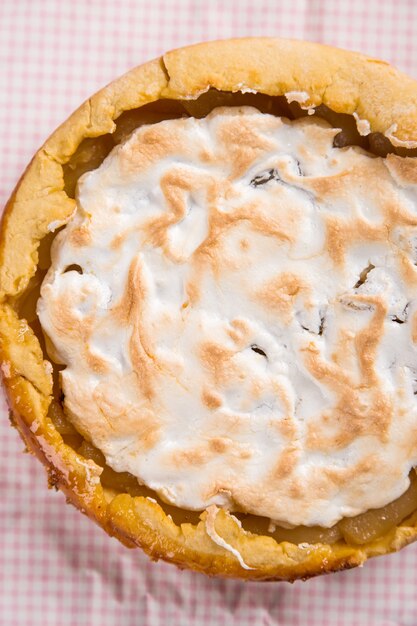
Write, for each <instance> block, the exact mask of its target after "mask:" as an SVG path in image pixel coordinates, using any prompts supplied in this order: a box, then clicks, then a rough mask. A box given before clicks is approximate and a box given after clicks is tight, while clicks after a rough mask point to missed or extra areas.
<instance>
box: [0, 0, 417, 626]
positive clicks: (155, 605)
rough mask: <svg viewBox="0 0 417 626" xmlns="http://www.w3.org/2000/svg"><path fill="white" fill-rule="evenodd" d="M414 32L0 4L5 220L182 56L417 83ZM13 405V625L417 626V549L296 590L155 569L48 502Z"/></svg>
mask: <svg viewBox="0 0 417 626" xmlns="http://www.w3.org/2000/svg"><path fill="white" fill-rule="evenodd" d="M416 24H417V2H416V1H415V0H385V1H382V0H350V1H349V2H342V1H341V2H336V1H332V0H291V1H288V0H287V1H285V2H284V1H278V0H257V1H256V2H254V1H252V0H206V1H205V2H204V1H203V0H118V1H117V2H116V1H115V0H70V1H69V2H61V1H59V0H56V1H54V0H0V70H1V71H0V142H1V144H0V145H1V147H0V206H2V205H3V204H4V202H5V201H6V199H7V197H8V196H9V194H10V192H11V191H12V188H13V186H14V185H15V183H16V181H17V179H18V178H19V175H20V174H21V173H22V171H23V169H24V167H25V165H26V164H27V163H28V161H29V159H30V158H31V155H32V154H33V153H34V151H35V150H36V148H37V147H38V146H39V145H40V144H41V143H42V142H43V141H44V140H45V138H46V137H47V135H48V134H49V133H50V132H51V131H52V130H54V128H55V127H56V126H57V125H58V124H59V123H60V122H61V121H63V120H64V119H65V118H66V117H67V116H68V115H69V113H71V111H72V110H73V109H74V108H75V107H76V106H78V104H80V103H81V102H82V101H83V100H84V99H85V98H87V97H88V96H89V95H91V93H93V92H94V91H96V90H97V89H98V88H99V87H101V86H103V85H104V84H106V83H108V82H110V81H111V80H113V79H114V78H115V77H116V76H118V75H120V74H122V73H123V72H125V71H126V70H128V69H129V68H131V67H133V66H135V65H137V64H139V63H142V62H143V61H146V60H148V59H151V58H153V57H155V56H157V55H159V54H161V53H163V52H164V51H166V50H169V49H170V48H174V47H178V46H182V45H186V44H189V43H193V42H196V41H202V40H207V39H220V38H226V37H236V36H247V35H271V36H281V37H293V38H304V39H311V40H314V41H321V42H324V43H328V44H333V45H336V46H340V47H345V48H351V49H356V50H360V51H363V52H365V53H369V54H371V55H374V56H378V57H380V58H384V59H386V60H388V61H390V62H392V63H393V64H394V65H396V66H397V67H399V68H400V69H402V70H404V71H406V72H408V73H409V74H411V75H412V76H414V77H415V78H417V37H416V30H415V25H416ZM0 400H1V406H0V626H26V625H28V626H38V625H39V626H64V625H65V626H67V625H68V626H69V625H71V626H72V625H76V626H83V625H85V626H96V625H97V626H113V625H117V626H136V625H140V626H142V625H143V626H162V625H164V626H165V625H166V624H169V626H191V625H193V626H194V625H203V624H204V625H208V626H211V625H217V624H220V623H223V624H226V625H228V626H229V625H232V624H236V625H239V626H261V625H263V626H270V625H271V626H276V625H277V626H278V625H279V626H330V625H331V626H416V625H417V544H415V545H413V546H410V547H409V548H407V549H405V550H404V551H402V552H401V553H399V554H396V555H393V556H390V557H386V558H383V559H376V560H373V561H370V562H369V563H368V564H366V566H365V567H364V568H363V569H357V570H353V571H349V572H343V573H340V574H336V575H332V576H330V577H324V578H321V579H314V580H311V581H308V582H306V583H302V582H297V583H295V584H294V585H289V584H285V583H269V584H262V583H241V582H239V581H224V580H214V579H208V578H205V577H204V576H202V575H199V574H195V573H193V572H180V571H178V570H177V569H175V568H174V567H173V566H170V565H166V564H164V563H151V562H149V561H148V559H147V557H145V556H144V555H143V554H142V553H141V552H140V551H139V550H136V551H130V550H128V549H126V548H124V547H122V546H121V545H119V544H118V543H117V541H115V540H114V539H110V538H109V537H107V535H105V533H104V532H103V531H102V530H100V529H99V528H96V527H95V526H94V525H93V524H92V523H91V522H90V521H88V520H87V519H86V518H84V517H83V516H82V515H81V514H80V513H79V512H78V511H76V510H75V509H73V508H72V507H70V506H67V505H66V504H65V498H64V496H63V495H62V494H61V493H56V492H55V491H48V490H47V489H46V478H45V472H44V470H43V469H42V467H41V465H40V464H39V463H38V462H37V461H36V460H35V459H34V458H32V457H30V456H28V455H23V454H21V451H22V449H23V444H22V442H21V440H20V439H19V437H18V435H17V433H16V432H15V431H14V430H12V429H11V428H10V427H9V423H8V419H7V410H6V406H5V404H4V400H3V399H2V397H0Z"/></svg>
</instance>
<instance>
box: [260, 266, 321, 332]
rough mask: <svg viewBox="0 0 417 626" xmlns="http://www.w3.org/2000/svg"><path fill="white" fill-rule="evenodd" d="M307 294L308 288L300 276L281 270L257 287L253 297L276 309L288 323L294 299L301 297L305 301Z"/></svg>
mask: <svg viewBox="0 0 417 626" xmlns="http://www.w3.org/2000/svg"><path fill="white" fill-rule="evenodd" d="M309 294H310V288H309V286H308V285H307V284H306V283H305V282H304V281H303V279H302V278H301V277H300V276H297V275H296V274H292V273H291V272H283V273H281V274H278V276H276V277H275V278H273V279H272V280H270V281H269V282H268V283H267V284H266V285H264V286H263V287H262V288H261V289H259V290H258V291H257V292H256V295H255V297H257V298H258V299H259V300H260V302H261V303H262V304H264V305H265V306H267V307H268V308H270V309H272V310H274V311H276V312H277V313H278V314H279V315H280V319H281V320H282V321H283V322H284V323H289V322H290V321H291V319H292V316H293V309H294V303H295V300H296V299H297V298H302V299H303V300H304V301H307V300H308V296H309Z"/></svg>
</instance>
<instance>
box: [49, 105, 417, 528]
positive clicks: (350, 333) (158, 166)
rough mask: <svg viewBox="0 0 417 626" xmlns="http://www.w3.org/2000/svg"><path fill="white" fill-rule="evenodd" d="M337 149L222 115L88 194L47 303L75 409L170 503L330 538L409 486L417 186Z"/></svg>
mask: <svg viewBox="0 0 417 626" xmlns="http://www.w3.org/2000/svg"><path fill="white" fill-rule="evenodd" d="M339 130H340V129H334V128H331V127H330V126H329V125H328V124H327V123H325V122H323V121H322V120H320V119H312V118H311V117H309V118H303V119H299V120H297V121H292V122H290V121H289V120H286V119H284V118H279V117H274V116H272V115H268V114H264V113H260V112H259V111H258V110H257V109H254V108H250V107H235V108H227V107H222V108H218V109H215V110H214V111H213V112H212V113H210V114H209V115H208V116H207V117H206V118H203V119H194V118H182V119H171V120H166V121H163V122H160V123H157V124H153V125H148V126H142V127H140V128H139V129H137V130H136V131H134V132H133V133H132V135H131V136H130V137H129V138H128V139H126V141H125V142H124V143H123V144H121V145H119V146H117V147H116V148H114V149H113V150H112V152H111V153H110V154H109V155H108V156H107V158H106V159H105V160H104V162H103V163H102V164H101V165H100V167H98V168H97V169H96V170H94V171H91V172H89V173H87V174H85V175H83V176H82V178H81V179H80V180H79V182H78V188H77V211H76V213H75V215H74V216H73V217H72V219H71V221H70V222H69V223H68V224H67V226H66V227H65V228H64V229H63V230H62V231H60V232H59V233H58V234H57V236H56V238H55V240H54V243H53V247H52V265H51V268H50V270H49V271H48V274H47V276H46V278H45V281H44V283H43V286H42V289H41V298H40V300H39V302H38V315H39V318H40V321H41V324H42V327H43V329H44V331H45V333H46V335H47V338H48V346H49V348H50V355H51V357H52V358H53V359H54V360H55V361H56V362H59V363H63V364H65V365H66V368H65V369H64V370H63V371H62V373H61V382H62V389H63V392H64V394H65V401H64V409H65V412H66V414H67V416H68V417H69V418H70V420H71V421H72V423H73V424H74V425H75V427H76V428H77V429H78V430H79V431H80V432H81V433H82V434H83V435H84V436H85V437H86V438H87V439H88V440H89V441H91V442H92V443H93V444H94V445H95V446H96V447H97V448H99V449H100V450H101V451H102V453H103V454H104V456H105V458H106V461H107V463H108V465H110V466H111V467H112V468H113V469H115V470H116V471H128V472H130V473H132V474H133V475H135V476H136V477H137V478H138V480H139V481H140V482H141V483H143V484H146V485H147V486H148V487H150V488H151V489H154V490H155V491H156V492H157V493H158V494H159V496H160V497H161V498H163V499H164V500H165V501H167V502H169V503H172V504H174V505H176V506H179V507H183V508H186V509H193V510H202V509H205V508H207V507H209V506H210V505H216V506H223V507H225V508H227V509H229V510H230V511H244V512H247V513H253V514H257V515H261V516H265V517H269V518H271V519H272V520H275V521H276V522H280V521H281V522H283V523H284V524H289V525H320V526H331V525H333V524H335V523H336V522H337V521H338V520H340V519H341V518H343V517H349V516H354V515H357V514H360V513H362V512H364V511H366V510H368V509H371V508H378V507H382V506H384V505H385V504H387V503H389V502H391V501H393V500H394V499H396V498H397V497H399V496H400V495H401V494H402V493H403V492H404V491H405V490H406V489H407V487H408V485H409V479H408V474H409V471H410V469H411V467H413V466H414V465H416V463H417V399H416V394H417V352H416V342H417V298H416V295H417V268H416V264H417V229H416V227H417V166H415V165H414V161H413V160H412V159H410V158H401V157H398V156H395V155H388V156H387V158H386V159H383V158H380V157H374V156H372V155H370V154H368V153H365V152H364V151H363V150H361V149H360V148H358V147H348V148H342V149H340V148H336V147H333V139H334V137H335V136H336V134H337V133H338V132H339ZM213 510H214V509H213Z"/></svg>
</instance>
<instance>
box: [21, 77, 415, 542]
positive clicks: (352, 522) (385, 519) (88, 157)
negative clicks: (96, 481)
mask: <svg viewBox="0 0 417 626" xmlns="http://www.w3.org/2000/svg"><path fill="white" fill-rule="evenodd" d="M242 105H248V106H254V107H256V108H258V109H259V110H260V111H262V112H265V113H270V114H273V115H279V116H285V117H287V118H289V119H297V118H299V117H303V116H305V115H307V114H308V112H307V111H306V110H304V109H302V108H301V107H300V105H299V104H298V103H296V102H292V103H288V102H287V99H286V98H285V97H283V96H266V95H263V94H249V93H248V94H241V93H236V94H232V93H224V92H219V91H216V90H214V89H211V90H209V91H208V92H206V93H204V94H203V95H201V96H200V97H199V98H197V99H196V100H185V101H173V100H160V101H158V102H155V103H151V104H148V105H145V106H143V107H141V108H140V109H134V110H131V111H126V112H124V113H123V114H122V115H121V116H120V117H119V118H118V119H117V120H116V130H115V132H114V133H113V134H111V135H110V134H107V135H103V136H102V137H97V138H87V139H84V140H83V141H82V142H81V144H80V146H79V147H78V149H77V151H76V152H75V154H74V155H73V156H72V157H71V159H70V160H69V162H68V163H66V164H65V165H64V166H63V170H64V181H65V191H66V193H67V194H68V195H69V196H70V197H75V189H76V184H77V181H78V179H79V177H80V176H81V175H82V174H84V173H85V172H87V171H90V170H93V169H95V168H97V167H98V166H99V165H100V164H101V163H102V161H103V160H104V159H105V158H106V156H107V155H108V154H109V152H110V151H111V150H112V148H113V147H114V146H115V145H117V144H118V143H120V142H122V141H124V140H125V139H126V137H128V135H129V134H130V133H131V132H132V131H133V130H135V129H136V128H138V127H139V126H141V125H143V124H149V123H156V122H159V121H161V120H164V119H172V118H178V117H185V116H194V117H204V116H205V115H207V114H208V113H209V112H210V111H211V110H212V109H214V108H215V107H217V106H242ZM315 115H316V116H319V117H321V118H324V119H325V120H327V121H328V122H329V123H330V124H331V125H332V126H333V127H339V128H341V131H340V133H338V135H336V137H335V140H334V145H335V146H336V147H339V148H342V147H345V146H348V145H357V146H360V147H361V148H363V149H365V150H367V151H368V152H370V153H371V154H373V155H375V156H382V157H385V156H386V155H387V154H388V153H396V154H399V155H400V156H417V150H407V149H405V148H395V147H394V146H393V145H392V144H391V143H390V141H389V140H388V139H387V138H386V137H385V136H384V135H382V134H380V133H370V134H369V135H367V136H366V137H363V136H361V135H360V134H359V132H358V130H357V127H356V121H355V119H354V118H353V117H352V116H350V115H345V114H339V113H335V112H334V111H331V110H330V109H328V108H327V107H326V106H324V105H321V106H319V107H317V108H316V109H315ZM57 232H58V231H56V232H55V233H51V234H50V235H47V236H46V237H44V239H43V240H42V241H41V243H40V246H39V250H38V252H39V264H38V270H37V272H36V274H35V275H34V276H33V277H32V279H31V281H30V283H29V286H28V288H27V289H26V291H25V293H24V294H23V295H22V296H20V297H19V298H18V300H16V301H15V303H14V304H15V307H16V309H17V311H18V314H19V317H21V318H24V319H26V320H27V322H28V323H29V325H30V326H31V327H32V329H33V331H34V332H35V334H36V335H37V337H38V339H39V341H40V344H41V347H42V349H43V351H44V355H45V358H46V359H49V360H51V358H50V356H49V355H51V354H53V351H51V350H49V345H48V339H47V338H45V337H44V335H43V332H42V329H41V326H40V324H39V321H38V319H37V315H36V303H37V300H38V298H39V292H40V286H41V284H42V281H43V278H44V276H45V274H46V270H47V268H48V266H49V264H50V248H51V244H52V241H53V239H54V237H55V236H56V234H57ZM47 348H48V349H47ZM52 364H53V366H54V374H53V375H54V399H53V401H52V402H51V405H50V408H49V412H48V417H49V418H50V419H51V421H52V422H53V424H54V426H55V428H56V429H57V431H58V432H59V433H60V434H61V436H62V438H63V440H64V442H65V443H66V444H67V445H69V446H71V447H72V448H73V449H74V450H75V451H77V452H78V453H79V454H81V455H82V456H84V457H85V458H88V459H92V460H93V461H94V462H95V463H97V465H99V466H101V467H103V473H102V475H101V483H102V485H103V487H104V489H105V492H106V493H107V495H108V497H109V499H111V498H112V497H113V496H114V495H115V494H117V493H126V492H127V493H129V494H130V495H132V496H145V497H149V498H152V499H153V500H155V501H156V502H158V503H159V504H160V505H161V506H162V507H163V509H164V511H165V512H166V514H167V515H170V516H171V517H172V519H173V521H174V522H175V523H176V524H181V523H185V522H188V523H193V524H196V523H198V521H199V516H200V513H199V512H196V511H186V510H184V509H179V508H177V507H174V506H171V505H169V504H167V503H165V502H163V501H162V500H161V499H160V498H159V497H158V496H157V494H156V493H155V492H154V491H152V490H151V489H148V488H147V487H146V486H144V485H140V484H139V482H138V480H137V479H136V478H135V477H134V476H133V475H132V474H129V473H128V472H115V471H114V470H113V469H111V468H110V467H108V466H107V465H106V463H105V458H104V456H103V454H102V453H101V452H100V451H99V450H97V448H95V447H94V446H93V445H92V444H91V443H89V442H88V441H87V439H86V438H84V437H83V436H82V434H80V433H78V432H77V430H76V429H75V428H74V426H73V425H72V424H71V423H70V421H69V420H68V419H67V417H66V416H65V413H64V410H63V407H62V400H63V396H62V392H61V389H60V384H59V371H60V370H62V369H63V367H64V366H60V365H58V364H56V363H52ZM410 480H411V484H410V487H409V489H408V490H407V491H406V492H405V493H404V494H403V495H402V496H401V497H400V498H398V499H397V500H395V501H394V502H391V503H390V504H388V505H386V506H385V507H382V508H380V509H374V510H369V511H367V512H366V513H363V514H361V515H358V516H356V517H353V518H345V519H343V520H341V521H340V522H339V523H338V524H336V525H335V526H333V527H332V528H322V527H319V526H315V527H306V526H298V527H296V528H283V527H280V526H277V525H275V524H273V523H271V521H270V520H269V519H267V518H263V517H259V516H256V515H251V514H244V513H236V514H235V515H236V517H238V518H239V519H240V521H241V523H242V526H243V528H244V529H245V530H247V531H249V532H252V533H256V534H261V535H269V536H271V537H273V538H274V539H276V540H277V541H289V542H292V543H296V544H299V543H327V544H331V543H335V542H337V541H342V540H345V541H346V542H348V543H353V544H364V543H366V542H369V541H372V540H374V539H376V538H378V537H380V536H382V535H384V534H385V533H387V532H389V530H390V529H392V528H393V527H394V526H396V525H397V524H399V523H400V522H401V521H403V520H404V519H406V518H407V517H409V516H410V515H411V514H412V513H414V512H415V511H416V510H417V477H416V473H415V472H414V470H413V471H412V472H411V474H410Z"/></svg>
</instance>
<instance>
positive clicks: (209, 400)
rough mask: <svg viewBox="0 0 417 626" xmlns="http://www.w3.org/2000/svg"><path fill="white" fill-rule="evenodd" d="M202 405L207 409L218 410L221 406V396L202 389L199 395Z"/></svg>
mask: <svg viewBox="0 0 417 626" xmlns="http://www.w3.org/2000/svg"><path fill="white" fill-rule="evenodd" d="M201 400H202V402H203V404H204V405H205V406H206V407H207V408H209V409H218V408H219V407H220V406H221V405H222V399H221V396H220V395H219V394H218V393H216V392H213V391H211V390H208V389H203V392H202V394H201Z"/></svg>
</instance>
